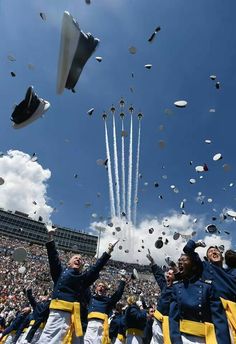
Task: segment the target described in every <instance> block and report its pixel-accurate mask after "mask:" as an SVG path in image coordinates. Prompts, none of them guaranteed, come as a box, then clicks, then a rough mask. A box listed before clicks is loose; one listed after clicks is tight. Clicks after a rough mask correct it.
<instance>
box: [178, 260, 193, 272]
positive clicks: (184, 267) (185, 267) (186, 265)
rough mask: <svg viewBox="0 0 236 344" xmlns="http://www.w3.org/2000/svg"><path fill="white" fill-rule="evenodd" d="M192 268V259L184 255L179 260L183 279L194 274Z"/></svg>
mask: <svg viewBox="0 0 236 344" xmlns="http://www.w3.org/2000/svg"><path fill="white" fill-rule="evenodd" d="M192 267H193V264H192V262H191V259H190V258H189V257H188V256H186V255H182V256H181V257H180V258H179V260H178V269H179V273H180V274H181V277H188V276H190V275H191V274H192V273H191V272H192Z"/></svg>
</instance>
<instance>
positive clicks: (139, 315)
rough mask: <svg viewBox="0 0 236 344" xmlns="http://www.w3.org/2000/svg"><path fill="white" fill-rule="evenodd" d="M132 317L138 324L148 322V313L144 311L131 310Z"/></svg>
mask: <svg viewBox="0 0 236 344" xmlns="http://www.w3.org/2000/svg"><path fill="white" fill-rule="evenodd" d="M130 315H131V316H132V317H133V318H135V319H136V320H137V321H138V322H139V321H141V322H143V321H145V320H147V312H146V311H144V310H140V309H135V308H132V309H131V310H130Z"/></svg>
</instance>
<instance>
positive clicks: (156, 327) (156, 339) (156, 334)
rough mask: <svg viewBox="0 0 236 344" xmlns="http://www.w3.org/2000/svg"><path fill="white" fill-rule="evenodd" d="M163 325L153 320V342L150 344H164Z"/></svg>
mask: <svg viewBox="0 0 236 344" xmlns="http://www.w3.org/2000/svg"><path fill="white" fill-rule="evenodd" d="M163 343H164V339H163V333H162V323H161V322H160V321H158V320H157V319H154V320H153V324H152V340H151V343H150V344H163Z"/></svg>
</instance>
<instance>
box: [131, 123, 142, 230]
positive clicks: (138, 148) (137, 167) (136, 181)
mask: <svg viewBox="0 0 236 344" xmlns="http://www.w3.org/2000/svg"><path fill="white" fill-rule="evenodd" d="M140 138H141V119H140V120H139V126H138V144H137V160H136V174H135V189H134V215H133V222H134V225H136V217H137V203H138V181H139V156H140Z"/></svg>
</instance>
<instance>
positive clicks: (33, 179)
mask: <svg viewBox="0 0 236 344" xmlns="http://www.w3.org/2000/svg"><path fill="white" fill-rule="evenodd" d="M0 177H2V178H3V179H4V181H5V183H4V184H3V185H1V186H0V207H1V208H4V209H5V210H13V211H15V210H19V211H22V212H24V213H27V214H29V215H30V217H32V218H34V219H38V217H39V216H42V218H43V220H44V221H48V220H49V218H50V215H51V213H52V211H53V208H52V207H50V206H49V205H47V201H48V199H47V184H46V183H47V181H48V179H49V178H50V177H51V172H50V170H48V169H43V167H42V166H41V165H40V164H39V163H38V162H37V161H36V162H33V161H32V160H31V157H30V155H28V154H26V153H23V152H21V151H18V150H9V151H8V152H7V154H6V155H4V156H3V157H1V158H0ZM33 202H36V203H37V204H34V203H33ZM34 212H36V213H35V214H34Z"/></svg>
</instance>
